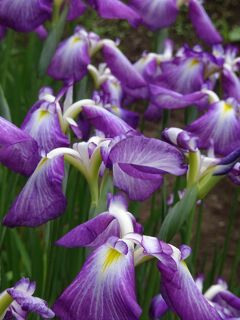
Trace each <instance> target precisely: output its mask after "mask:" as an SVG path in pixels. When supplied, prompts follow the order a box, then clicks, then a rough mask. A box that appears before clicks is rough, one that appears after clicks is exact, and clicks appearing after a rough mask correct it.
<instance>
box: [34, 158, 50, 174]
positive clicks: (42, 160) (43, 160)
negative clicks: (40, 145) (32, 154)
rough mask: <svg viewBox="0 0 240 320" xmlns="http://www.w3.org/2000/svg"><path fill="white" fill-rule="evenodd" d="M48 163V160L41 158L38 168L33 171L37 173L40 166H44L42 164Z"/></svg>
mask: <svg viewBox="0 0 240 320" xmlns="http://www.w3.org/2000/svg"><path fill="white" fill-rule="evenodd" d="M47 161H48V158H47V157H45V158H42V159H41V161H40V162H39V163H38V166H37V168H36V169H35V171H38V170H39V169H41V168H42V166H43V165H44V163H46V162H47Z"/></svg>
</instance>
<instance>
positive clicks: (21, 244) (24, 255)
mask: <svg viewBox="0 0 240 320" xmlns="http://www.w3.org/2000/svg"><path fill="white" fill-rule="evenodd" d="M12 234H13V238H14V241H15V245H16V248H17V249H18V251H19V253H20V256H21V258H22V262H23V264H24V266H25V269H26V272H27V274H28V275H31V260H30V257H29V254H28V252H27V249H26V247H25V245H24V242H23V241H22V239H21V237H20V236H19V234H18V232H17V231H16V230H12Z"/></svg>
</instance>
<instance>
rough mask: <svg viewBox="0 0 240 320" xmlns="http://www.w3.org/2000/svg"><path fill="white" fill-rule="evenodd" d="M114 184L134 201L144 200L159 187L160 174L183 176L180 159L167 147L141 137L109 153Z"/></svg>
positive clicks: (181, 160)
mask: <svg viewBox="0 0 240 320" xmlns="http://www.w3.org/2000/svg"><path fill="white" fill-rule="evenodd" d="M109 160H110V161H111V163H112V165H113V179H114V184H115V185H116V186H117V187H118V188H120V189H122V190H124V191H125V192H127V193H128V195H129V197H130V198H131V199H134V200H143V199H146V198H147V197H148V196H149V195H150V194H151V193H153V192H154V191H155V190H156V189H157V188H158V187H159V186H160V185H161V183H162V174H163V173H167V172H168V173H172V174H176V175H181V174H184V173H185V172H186V166H185V165H184V163H183V156H182V154H181V152H179V151H178V150H177V149H176V148H174V147H172V146H170V145H169V144H167V143H165V142H163V141H160V140H157V139H149V138H145V137H143V136H133V137H128V138H126V139H123V140H121V141H120V142H118V143H116V144H115V145H114V146H113V148H112V149H111V151H110V154H109Z"/></svg>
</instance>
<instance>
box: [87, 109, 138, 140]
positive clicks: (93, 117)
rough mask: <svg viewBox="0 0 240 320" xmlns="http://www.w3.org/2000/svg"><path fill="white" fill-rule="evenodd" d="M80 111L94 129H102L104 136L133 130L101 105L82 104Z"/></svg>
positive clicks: (112, 135) (113, 135)
mask: <svg viewBox="0 0 240 320" xmlns="http://www.w3.org/2000/svg"><path fill="white" fill-rule="evenodd" d="M82 113H83V115H84V116H85V118H86V119H87V120H88V121H89V122H90V123H91V124H92V125H93V126H94V127H95V129H98V130H100V131H102V132H103V133H104V134H105V136H106V137H115V136H118V135H121V134H125V133H127V132H130V131H133V132H134V129H133V128H132V127H130V126H129V125H128V124H127V123H126V122H125V121H123V120H122V119H120V118H119V117H117V116H115V115H114V114H112V113H111V112H109V111H107V110H106V109H104V108H102V107H98V106H84V107H83V108H82Z"/></svg>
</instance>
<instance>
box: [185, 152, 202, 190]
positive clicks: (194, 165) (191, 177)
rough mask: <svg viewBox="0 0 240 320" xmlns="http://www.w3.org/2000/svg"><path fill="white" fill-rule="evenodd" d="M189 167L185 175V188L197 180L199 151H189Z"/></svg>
mask: <svg viewBox="0 0 240 320" xmlns="http://www.w3.org/2000/svg"><path fill="white" fill-rule="evenodd" d="M188 161H189V169H188V175H187V188H190V187H192V186H193V185H194V184H195V183H196V182H197V180H198V176H199V167H200V155H199V152H198V151H197V152H191V151H190V152H189V158H188Z"/></svg>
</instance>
